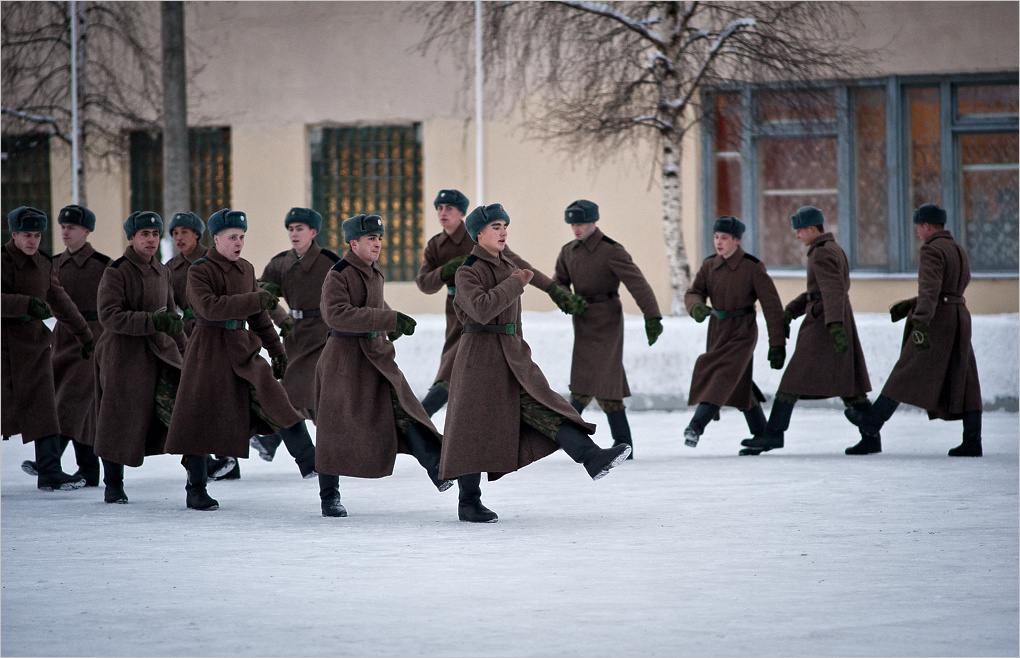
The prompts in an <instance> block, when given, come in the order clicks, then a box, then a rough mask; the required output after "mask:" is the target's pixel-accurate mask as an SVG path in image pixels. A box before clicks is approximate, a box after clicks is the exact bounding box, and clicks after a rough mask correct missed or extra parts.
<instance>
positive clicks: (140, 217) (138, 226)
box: [124, 210, 163, 240]
mask: <svg viewBox="0 0 1020 658" xmlns="http://www.w3.org/2000/svg"><path fill="white" fill-rule="evenodd" d="M143 228H154V229H156V230H157V231H159V232H160V233H163V219H162V218H161V217H160V216H159V215H158V214H156V213H154V212H153V211H151V210H136V211H134V212H133V213H131V214H130V215H128V218H127V220H125V222H124V233H126V234H127V237H128V240H130V239H131V238H132V237H133V236H134V234H135V233H137V232H138V231H141V230H142V229H143Z"/></svg>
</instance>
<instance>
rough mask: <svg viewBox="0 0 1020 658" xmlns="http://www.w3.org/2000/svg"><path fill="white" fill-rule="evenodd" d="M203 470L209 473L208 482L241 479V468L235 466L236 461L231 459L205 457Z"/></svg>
mask: <svg viewBox="0 0 1020 658" xmlns="http://www.w3.org/2000/svg"><path fill="white" fill-rule="evenodd" d="M205 469H206V472H208V473H209V479H210V480H240V479H241V467H240V466H238V465H237V460H236V459H235V458H233V457H220V456H219V455H217V456H215V457H213V456H212V455H206V463H205Z"/></svg>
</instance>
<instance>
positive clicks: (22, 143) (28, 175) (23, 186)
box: [0, 133, 63, 254]
mask: <svg viewBox="0 0 1020 658" xmlns="http://www.w3.org/2000/svg"><path fill="white" fill-rule="evenodd" d="M0 170H2V171H3V175H2V183H0V188H2V189H0V202H2V203H0V205H2V213H3V217H0V221H2V223H3V238H2V239H3V242H4V244H6V243H7V241H8V240H10V239H11V234H10V233H9V232H8V231H7V213H9V212H10V211H12V210H14V209H15V208H19V207H21V206H30V207H32V208H38V209H39V210H41V211H43V212H44V213H46V217H47V218H49V221H48V222H47V224H46V230H45V231H43V234H42V241H41V242H40V244H39V247H40V249H42V250H43V251H45V252H46V253H48V254H52V253H53V225H54V224H56V219H55V218H54V217H53V201H52V198H51V194H50V138H49V135H43V134H38V133H32V134H28V135H4V136H3V166H2V167H0ZM62 250H63V245H61V251H62Z"/></svg>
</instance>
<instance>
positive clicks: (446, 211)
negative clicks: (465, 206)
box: [436, 203, 464, 231]
mask: <svg viewBox="0 0 1020 658" xmlns="http://www.w3.org/2000/svg"><path fill="white" fill-rule="evenodd" d="M436 214H437V215H438V216H439V225H440V226H442V227H443V230H449V231H452V230H453V229H455V228H457V224H459V223H460V221H461V220H462V219H464V213H462V212H461V211H460V208H458V207H457V206H451V205H450V204H448V203H440V204H439V205H438V206H436Z"/></svg>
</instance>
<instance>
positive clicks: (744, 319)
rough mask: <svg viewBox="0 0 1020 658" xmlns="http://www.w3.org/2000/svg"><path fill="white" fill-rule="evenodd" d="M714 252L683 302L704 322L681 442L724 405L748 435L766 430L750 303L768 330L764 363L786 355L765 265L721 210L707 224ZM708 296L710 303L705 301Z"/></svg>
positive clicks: (694, 437) (779, 362) (775, 363)
mask: <svg viewBox="0 0 1020 658" xmlns="http://www.w3.org/2000/svg"><path fill="white" fill-rule="evenodd" d="M712 231H713V237H712V241H713V243H714V245H715V253H714V254H712V255H711V256H709V257H708V258H706V259H705V262H704V263H702V264H701V269H700V270H698V274H697V275H696V276H695V277H694V282H693V283H692V284H691V286H690V288H688V289H687V293H686V294H685V295H684V305H685V306H686V307H687V312H688V313H689V314H690V316H691V317H692V318H694V320H695V322H704V320H705V318H707V317H710V316H711V319H710V320H709V321H708V339H707V346H706V349H705V353H704V354H702V355H701V356H699V357H698V360H697V361H696V362H695V363H694V373H693V374H692V375H691V392H690V395H689V396H688V398H687V405H688V406H694V405H697V408H696V409H695V411H694V417H693V418H692V419H691V422H690V424H689V425H688V426H687V429H685V430H684V439H685V441H684V442H685V443H686V444H687V445H689V446H690V447H692V448H693V447H695V446H697V445H698V439H699V438H700V437H701V434H702V433H703V432H704V431H705V426H706V425H708V423H710V422H711V421H712V419H713V418H715V417H716V416H717V415H718V413H719V408H720V407H723V406H727V407H736V408H737V409H740V410H741V411H742V412H744V418H745V419H746V420H747V427H748V429H750V430H751V434H752V435H754V436H758V435H759V434H761V433H762V432H764V431H765V413H764V412H763V411H762V410H761V403H762V401H763V400H764V399H765V396H764V395H762V393H761V391H760V390H759V389H758V387H757V386H756V385H755V383H754V380H753V379H752V374H753V371H754V346H755V345H756V344H757V343H758V323H757V322H756V320H755V309H754V303H755V301H758V302H760V303H761V309H762V312H763V313H764V314H765V326H766V327H767V328H768V334H769V352H768V359H769V364H770V365H771V366H772V368H773V369H775V370H780V369H781V368H782V367H783V361H785V360H786V337H785V336H784V325H783V303H782V302H781V301H780V300H779V293H778V292H776V285H775V284H774V283H773V282H772V278H771V277H770V276H769V275H768V272H767V271H766V270H765V264H764V263H762V262H761V261H760V260H758V259H757V258H755V257H754V256H752V255H751V254H748V253H746V252H745V251H744V249H743V248H742V247H741V245H740V239H741V237H742V236H743V235H744V223H743V222H741V221H740V220H739V219H737V218H736V217H731V216H729V215H723V216H722V217H719V218H717V219H716V220H715V224H714V225H713V228H712ZM709 301H711V303H712V306H711V307H710V306H709V305H708V304H707V303H706V302H709Z"/></svg>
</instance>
